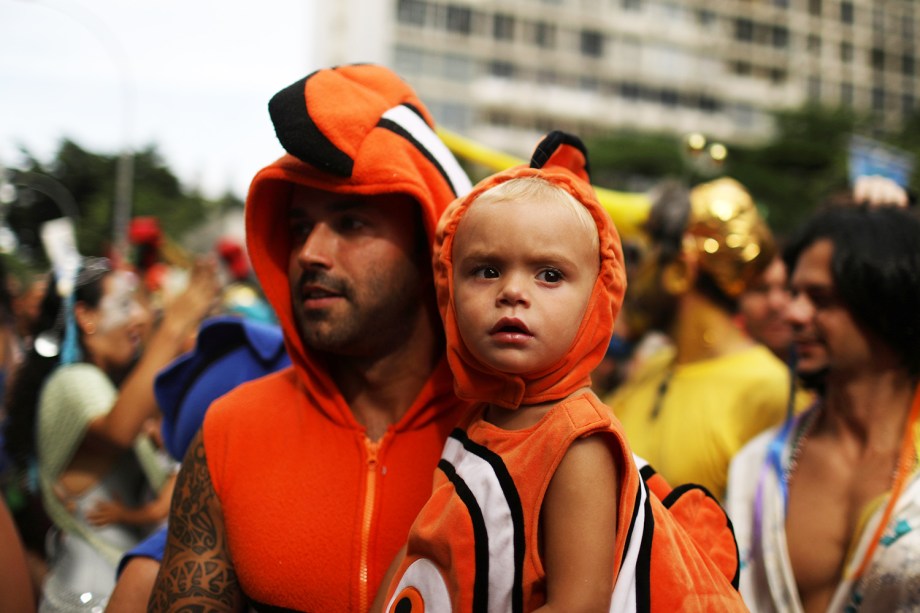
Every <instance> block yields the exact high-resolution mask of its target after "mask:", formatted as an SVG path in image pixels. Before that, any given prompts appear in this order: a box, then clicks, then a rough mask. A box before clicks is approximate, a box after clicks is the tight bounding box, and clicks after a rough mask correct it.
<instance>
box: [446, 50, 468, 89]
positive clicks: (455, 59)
mask: <svg viewBox="0 0 920 613" xmlns="http://www.w3.org/2000/svg"><path fill="white" fill-rule="evenodd" d="M442 76H443V77H444V78H446V79H449V80H451V81H455V82H458V83H462V82H464V81H469V80H470V79H472V78H473V62H472V60H470V58H468V57H467V56H465V55H457V54H455V53H448V54H447V55H445V56H444V71H443V73H442Z"/></svg>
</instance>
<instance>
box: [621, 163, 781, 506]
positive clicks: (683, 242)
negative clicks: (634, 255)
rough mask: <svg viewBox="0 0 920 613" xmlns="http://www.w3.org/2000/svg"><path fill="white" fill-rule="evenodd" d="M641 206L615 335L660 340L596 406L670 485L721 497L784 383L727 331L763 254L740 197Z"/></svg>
mask: <svg viewBox="0 0 920 613" xmlns="http://www.w3.org/2000/svg"><path fill="white" fill-rule="evenodd" d="M659 192H660V193H659V194H658V195H657V196H655V197H654V198H653V205H652V209H651V211H650V213H649V218H648V221H647V222H646V224H645V226H644V239H645V244H644V248H643V249H641V255H640V256H639V258H638V261H637V262H636V263H635V268H634V269H633V271H632V272H633V275H632V277H631V278H630V287H629V291H627V293H626V301H625V305H624V316H625V317H626V321H627V326H626V327H627V329H628V330H629V331H630V333H631V334H633V335H635V336H636V337H639V336H641V335H643V334H645V333H647V332H648V331H651V330H657V331H660V332H664V333H665V334H667V336H668V337H669V338H670V340H671V344H670V346H667V347H664V348H662V349H661V350H659V351H658V352H656V353H654V354H653V355H651V356H650V357H649V358H647V359H646V360H644V361H643V363H642V364H641V365H640V366H639V367H638V368H636V369H635V370H634V371H633V372H632V373H631V375H630V377H629V378H628V379H627V380H626V381H625V382H624V383H623V384H622V385H621V386H620V387H619V388H617V390H616V391H615V392H614V393H613V394H612V395H611V396H610V397H608V398H607V404H609V405H610V406H611V407H612V408H613V410H614V413H615V414H616V415H617V417H619V419H620V421H621V422H622V424H623V427H624V428H625V430H626V435H627V438H628V439H629V441H630V443H631V445H632V447H633V450H634V451H635V453H637V454H638V455H640V456H642V457H644V458H645V459H646V460H648V462H649V463H650V464H651V465H652V466H654V467H655V468H656V469H657V470H658V471H659V473H660V474H661V475H662V476H663V477H664V478H665V479H667V480H668V481H669V482H670V483H671V484H673V485H675V486H677V485H680V484H684V483H698V484H700V485H703V486H704V487H706V488H707V489H709V490H710V491H711V492H712V494H713V495H714V496H716V497H717V498H719V499H721V498H722V497H723V496H724V493H725V484H726V477H727V473H728V464H729V462H730V461H731V459H732V456H734V454H735V453H736V452H737V451H738V450H739V449H740V448H741V447H742V446H743V445H744V444H745V443H746V442H747V441H748V440H749V439H751V438H752V437H753V436H755V435H756V434H758V433H759V432H761V431H763V430H764V429H766V428H769V427H770V426H773V425H776V424H778V423H780V422H781V421H782V420H783V418H784V416H785V415H786V411H787V404H788V401H789V397H790V378H791V377H790V374H789V371H788V369H787V368H786V366H785V365H784V364H783V362H782V361H780V360H779V359H778V358H777V357H776V356H774V355H773V353H771V352H770V350H769V349H767V348H766V347H764V346H763V345H760V344H758V343H755V342H754V341H753V340H752V339H751V338H750V337H749V336H748V334H747V333H746V332H745V331H744V330H743V329H741V328H740V327H739V326H738V325H737V323H736V321H735V314H736V310H737V300H738V297H739V296H740V295H741V294H742V293H743V292H744V290H745V289H746V288H747V287H748V286H749V285H750V284H751V283H752V282H753V281H754V279H756V278H757V277H759V275H760V274H761V273H762V272H763V271H764V270H765V268H766V267H767V266H768V265H769V264H770V262H771V261H772V259H773V257H774V255H775V247H774V242H773V237H772V235H771V233H770V230H769V229H768V228H767V226H766V224H765V223H764V221H763V219H762V218H761V217H760V215H759V214H758V212H757V209H756V207H755V205H754V202H753V200H752V198H751V196H750V195H749V194H748V192H747V191H746V190H745V189H744V187H743V186H742V185H740V184H739V183H738V182H737V181H734V180H733V179H729V178H722V179H717V180H715V181H711V182H708V183H703V184H701V185H698V186H696V187H695V188H693V189H692V190H689V191H688V190H686V189H685V188H683V187H682V186H680V185H676V184H666V185H664V186H663V187H662V188H661V189H660V190H659Z"/></svg>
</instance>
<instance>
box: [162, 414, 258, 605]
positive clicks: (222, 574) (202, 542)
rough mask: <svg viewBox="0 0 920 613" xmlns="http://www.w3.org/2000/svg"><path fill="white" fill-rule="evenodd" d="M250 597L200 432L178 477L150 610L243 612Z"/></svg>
mask: <svg viewBox="0 0 920 613" xmlns="http://www.w3.org/2000/svg"><path fill="white" fill-rule="evenodd" d="M245 600H246V599H245V597H244V595H243V591H242V588H241V587H240V584H239V582H238V580H237V576H236V572H235V571H234V569H233V561H232V560H231V559H230V551H229V547H228V545H227V535H226V531H225V528H224V516H223V511H222V509H221V506H220V500H219V499H218V498H217V494H216V492H215V491H214V485H213V484H212V483H211V475H210V473H209V472H208V463H207V460H206V458H205V451H204V444H203V443H202V440H201V433H200V432H199V433H198V435H197V436H196V437H195V439H194V440H193V441H192V444H191V445H190V446H189V449H188V452H187V453H186V454H185V459H184V460H183V461H182V469H181V470H180V471H179V476H178V479H177V481H176V488H175V491H174V493H173V499H172V505H171V507H170V511H169V537H168V539H167V542H166V552H165V555H164V556H163V563H162V565H161V566H160V572H159V574H158V575H157V579H156V584H155V585H154V588H153V593H152V594H151V596H150V603H149V605H148V610H149V611H156V612H162V613H166V612H170V611H174V612H179V611H183V612H184V611H201V612H205V611H207V612H210V611H214V612H228V611H242V610H243V608H244V605H245Z"/></svg>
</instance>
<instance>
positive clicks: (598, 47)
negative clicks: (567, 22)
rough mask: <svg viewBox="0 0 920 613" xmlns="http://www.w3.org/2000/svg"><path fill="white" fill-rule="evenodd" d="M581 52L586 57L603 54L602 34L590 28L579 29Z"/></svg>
mask: <svg viewBox="0 0 920 613" xmlns="http://www.w3.org/2000/svg"><path fill="white" fill-rule="evenodd" d="M581 54H582V55H586V56H588V57H601V56H602V55H604V35H603V34H602V33H601V32H596V31H592V30H582V31H581Z"/></svg>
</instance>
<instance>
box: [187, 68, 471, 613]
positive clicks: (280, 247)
mask: <svg viewBox="0 0 920 613" xmlns="http://www.w3.org/2000/svg"><path fill="white" fill-rule="evenodd" d="M269 109H270V111H271V114H272V120H273V122H274V124H275V130H276V132H277V133H278V137H279V140H281V142H282V144H283V145H284V147H285V149H286V150H287V151H288V152H289V155H285V156H284V157H282V158H281V159H279V160H278V161H277V162H275V163H274V164H271V165H270V166H268V167H266V168H264V169H263V170H261V171H260V172H259V173H258V174H257V175H256V176H255V178H254V180H253V182H252V186H251V188H250V191H249V197H248V200H247V203H246V235H247V241H248V248H249V253H250V256H251V258H252V263H253V268H254V270H255V272H256V274H257V276H258V279H259V282H260V283H261V285H262V287H263V289H264V291H265V295H266V297H267V298H268V300H269V301H270V302H271V304H272V306H273V307H274V309H275V311H276V313H277V315H278V319H279V321H280V323H281V326H282V329H283V332H284V339H285V344H286V347H287V350H288V353H289V355H290V357H291V360H292V362H293V366H292V367H291V368H288V369H286V370H284V371H281V372H279V373H277V374H275V375H271V376H269V377H267V378H264V379H260V380H257V381H255V382H252V383H250V384H247V385H244V386H242V387H241V388H237V390H235V391H234V392H232V393H230V394H229V395H227V396H224V397H223V398H221V399H220V400H218V401H217V402H216V403H215V404H214V405H213V406H212V407H211V409H210V410H209V411H208V413H207V416H206V418H205V422H204V447H205V452H206V455H207V461H208V470H209V473H210V477H211V481H212V483H213V485H214V490H215V492H216V493H217V495H218V497H219V499H220V503H221V507H222V509H223V515H224V520H225V525H226V533H225V534H226V538H227V542H228V545H229V551H230V553H231V556H232V561H233V566H234V569H235V571H236V573H237V575H238V578H239V582H240V585H241V587H242V589H243V591H244V593H245V595H246V596H247V597H248V598H249V599H250V601H251V604H253V605H254V606H255V608H257V609H260V608H262V606H261V605H270V606H271V607H278V608H279V609H282V608H283V609H285V610H288V609H291V610H301V611H364V610H366V609H367V608H368V606H369V605H370V602H371V600H373V598H374V595H375V594H376V590H377V586H378V584H379V583H380V581H381V579H382V577H383V575H384V573H385V571H386V569H387V567H388V565H389V563H390V562H391V560H392V559H393V557H394V556H395V555H396V552H397V551H398V550H399V548H400V547H401V546H402V544H403V542H404V541H405V538H406V534H407V533H408V529H409V526H410V525H411V523H412V520H413V519H414V518H415V516H416V514H417V513H418V510H419V509H420V508H421V507H422V505H423V504H424V502H425V500H426V499H427V497H428V494H429V492H430V488H431V473H432V471H433V470H434V468H435V466H436V464H437V461H438V455H439V454H440V451H441V448H442V446H443V444H444V440H445V439H446V437H447V435H448V434H449V433H450V430H451V428H453V427H454V425H455V424H456V423H457V421H458V420H459V418H460V417H461V415H462V414H463V413H464V412H465V411H466V410H467V409H468V407H469V405H468V404H467V403H464V402H462V401H459V400H457V398H456V397H455V396H454V394H453V378H452V377H451V374H450V371H449V369H448V366H447V363H446V361H442V362H441V364H440V365H439V366H438V367H437V368H436V369H435V370H434V372H433V373H432V374H431V376H430V378H429V380H428V382H427V384H426V385H425V386H424V388H423V389H422V390H421V391H420V393H419V395H418V397H417V398H416V399H415V401H414V403H413V404H412V406H411V407H409V408H408V410H407V411H406V413H405V414H404V415H403V416H402V417H401V418H400V420H399V421H398V422H397V423H396V424H395V425H393V426H392V427H391V428H390V429H389V430H388V431H387V433H386V434H385V435H384V436H383V437H382V438H381V439H380V440H379V441H377V442H370V441H369V439H368V438H367V436H366V434H365V429H364V427H363V426H362V425H361V424H359V423H358V422H357V421H356V420H355V418H354V416H353V414H352V412H351V410H350V409H349V407H348V403H347V402H346V400H345V399H344V398H343V397H342V395H341V393H340V392H339V390H338V388H337V387H336V385H335V383H334V382H333V380H332V379H331V377H330V376H329V374H328V372H327V369H326V366H325V365H324V364H323V362H322V361H321V360H319V359H318V358H317V356H316V355H314V354H312V353H311V351H310V350H309V349H308V348H307V347H305V346H304V344H303V342H302V340H301V337H300V332H299V330H298V327H297V324H296V322H295V319H294V315H293V311H292V305H291V289H290V283H289V281H288V262H289V258H290V239H289V236H288V230H287V228H288V220H287V212H288V206H289V194H290V192H291V189H292V186H293V185H304V186H310V187H314V188H318V189H321V190H325V191H328V192H335V193H340V194H354V195H355V196H356V197H358V198H360V197H361V196H363V195H378V194H391V193H398V194H406V195H408V196H410V197H412V198H413V199H414V200H416V202H418V205H419V209H420V211H421V219H422V220H423V223H424V226H425V230H426V232H427V235H428V236H429V237H433V236H434V230H435V226H436V223H437V220H438V217H439V215H440V214H441V212H442V211H443V209H444V208H445V207H446V205H447V204H448V203H449V202H450V201H451V200H453V199H454V197H455V196H456V195H457V194H458V193H464V192H465V191H467V190H468V189H469V180H468V179H467V178H466V175H465V174H464V173H463V171H462V170H461V169H460V167H459V165H458V164H457V162H456V160H454V158H453V157H452V156H451V155H450V153H449V152H448V151H447V149H446V148H445V147H444V145H443V144H442V143H441V142H440V141H439V140H438V139H437V137H436V136H435V133H434V131H433V130H432V127H431V126H433V125H434V124H433V121H432V119H431V117H430V116H429V115H428V112H427V110H426V109H425V107H424V106H423V105H422V103H421V102H420V101H419V100H418V99H417V98H416V96H415V94H414V93H413V92H412V90H411V88H409V86H408V85H406V84H405V83H404V82H403V81H402V80H400V79H399V78H398V77H397V76H396V75H395V74H393V73H392V72H390V71H389V70H387V69H385V68H382V67H379V66H370V65H363V66H344V67H339V68H335V69H329V70H321V71H318V72H316V73H313V74H312V75H310V76H308V77H307V78H305V79H303V80H301V81H299V82H298V83H295V84H294V85H292V86H291V87H289V88H287V89H285V90H282V91H281V92H279V94H277V95H276V96H275V98H273V99H272V102H271V104H270V105H269ZM411 366H414V365H411ZM408 367H410V365H407V368H408Z"/></svg>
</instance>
